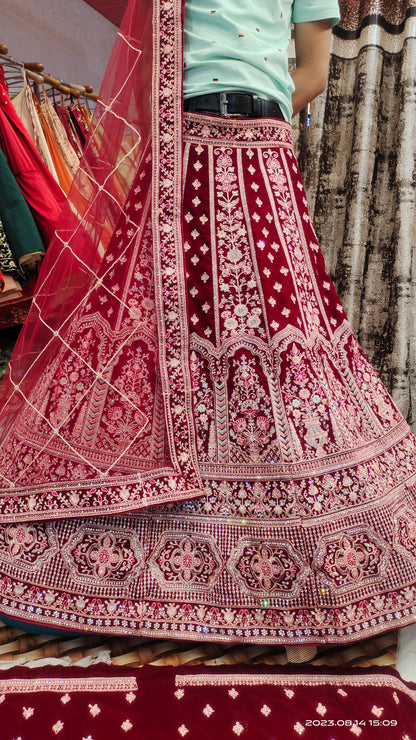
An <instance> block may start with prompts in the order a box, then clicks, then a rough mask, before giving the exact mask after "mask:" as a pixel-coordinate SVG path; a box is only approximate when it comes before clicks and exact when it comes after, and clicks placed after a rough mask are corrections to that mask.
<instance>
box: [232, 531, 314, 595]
mask: <svg viewBox="0 0 416 740" xmlns="http://www.w3.org/2000/svg"><path fill="white" fill-rule="evenodd" d="M228 569H229V571H230V573H231V574H232V575H233V576H234V578H235V579H236V580H237V581H238V582H239V583H240V585H242V586H243V588H245V589H247V590H248V591H251V592H252V593H257V594H267V595H272V594H273V595H279V596H284V597H286V598H293V597H294V596H297V595H298V593H299V591H300V589H301V587H302V585H303V583H304V581H305V579H306V577H307V575H308V572H309V568H308V566H307V565H306V564H305V563H304V562H303V561H302V559H301V558H300V556H299V555H298V553H296V552H295V550H294V549H293V548H292V547H291V545H289V544H288V543H287V542H286V543H283V542H263V541H262V540H246V539H242V540H240V541H239V543H238V546H237V547H236V549H235V550H234V551H233V552H232V553H231V555H230V560H229V563H228Z"/></svg>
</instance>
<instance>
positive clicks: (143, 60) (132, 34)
mask: <svg viewBox="0 0 416 740" xmlns="http://www.w3.org/2000/svg"><path fill="white" fill-rule="evenodd" d="M181 17H182V8H181V3H180V2H173V3H170V2H163V3H161V2H159V0H155V1H154V2H153V3H151V2H149V0H132V1H131V2H130V4H129V6H128V9H127V12H126V15H125V18H124V21H123V24H122V26H121V29H120V33H119V36H118V39H117V42H116V45H115V48H114V50H113V53H112V56H111V59H110V62H109V66H108V70H107V73H106V76H105V82H104V84H103V88H102V91H101V95H100V102H99V103H98V104H97V108H96V111H95V116H94V120H93V122H92V125H91V133H90V136H89V140H88V143H87V147H86V150H85V156H84V158H83V160H82V162H81V165H80V168H79V171H78V173H77V175H76V177H75V181H74V184H73V186H72V188H71V191H70V194H69V197H68V201H67V203H66V206H65V208H64V211H63V215H62V218H61V222H60V225H59V228H58V230H57V232H56V235H55V237H54V239H53V242H52V243H51V245H50V248H49V250H48V252H47V255H46V258H45V260H44V263H43V267H42V271H41V275H40V278H39V288H38V292H37V295H36V297H35V299H34V301H33V307H32V310H31V313H30V315H29V317H28V319H27V322H26V324H25V327H24V329H23V331H22V333H21V336H20V339H19V342H18V345H17V347H16V350H15V352H14V355H13V357H12V361H11V363H10V368H9V373H8V377H7V380H6V381H5V383H4V384H3V387H2V398H1V417H0V418H1V437H0V449H1V455H0V471H1V492H0V493H1V497H0V510H1V516H2V521H4V522H7V521H15V520H22V521H23V520H32V519H37V518H39V517H41V518H61V517H74V516H77V517H78V516H84V515H90V514H95V515H96V514H98V513H99V514H110V513H113V514H114V513H119V512H125V511H133V510H137V509H140V508H142V507H147V506H149V505H152V504H160V503H162V502H171V501H177V500H181V499H186V498H189V497H194V496H198V495H201V482H200V477H199V472H198V465H197V456H196V449H195V434H194V423H193V417H192V411H191V384H190V373H189V367H188V357H189V351H188V328H187V327H188V321H187V313H186V311H187V308H186V305H187V304H186V292H185V274H184V273H185V271H184V264H183V240H182V224H181V173H182V133H181V129H182V77H181V69H182V18H181ZM152 28H153V29H156V32H155V33H152Z"/></svg>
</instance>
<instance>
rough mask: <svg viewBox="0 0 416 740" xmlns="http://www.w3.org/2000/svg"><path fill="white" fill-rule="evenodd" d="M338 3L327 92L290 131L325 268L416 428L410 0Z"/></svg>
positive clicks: (415, 162)
mask: <svg viewBox="0 0 416 740" xmlns="http://www.w3.org/2000/svg"><path fill="white" fill-rule="evenodd" d="M340 7H341V13H342V20H341V23H340V24H339V25H338V26H337V27H336V28H335V29H334V34H333V44H332V55H331V65H330V75H329V83H328V87H327V90H326V92H325V93H324V94H323V95H321V96H320V97H319V98H318V99H317V100H316V101H314V103H313V104H312V107H311V111H310V123H309V126H308V125H307V124H308V121H307V117H306V115H305V114H302V115H301V116H300V117H299V121H298V122H296V123H295V141H296V145H297V149H298V156H299V162H300V166H301V170H302V173H303V176H304V181H305V185H306V189H307V193H308V199H309V206H310V210H311V215H312V216H313V219H314V223H315V228H316V231H317V234H318V238H319V240H320V242H321V246H322V251H323V253H324V256H325V259H326V263H327V268H328V270H329V272H330V274H331V277H332V278H333V280H334V282H335V285H336V288H337V291H338V294H339V296H340V298H341V300H342V302H343V305H344V307H345V309H346V312H347V314H348V317H349V319H350V321H351V324H352V327H353V329H354V331H355V333H356V335H357V337H358V339H359V341H360V343H361V345H362V347H363V349H364V351H365V352H366V354H367V356H368V357H369V359H370V360H371V362H372V363H373V365H374V366H375V368H376V370H377V371H378V373H379V374H380V376H381V378H382V380H383V382H384V384H385V385H386V387H387V388H388V390H389V392H390V393H391V395H392V396H393V398H394V400H395V401H396V403H397V404H398V406H399V407H400V409H401V411H402V413H403V414H404V415H405V416H406V417H407V418H408V421H409V422H410V423H413V425H414V427H416V366H415V365H416V362H415V360H416V264H415V256H416V246H415V244H416V218H415V216H416V209H415V196H416V0H405V1H403V2H400V0H395V1H394V2H391V1H388V0H361V1H360V0H342V1H341V2H340ZM412 409H413V413H412Z"/></svg>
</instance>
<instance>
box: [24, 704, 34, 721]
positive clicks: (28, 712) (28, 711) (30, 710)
mask: <svg viewBox="0 0 416 740" xmlns="http://www.w3.org/2000/svg"><path fill="white" fill-rule="evenodd" d="M34 711H35V710H34V709H33V707H23V710H22V714H23V716H24V718H25V719H29V717H32V715H33V714H34Z"/></svg>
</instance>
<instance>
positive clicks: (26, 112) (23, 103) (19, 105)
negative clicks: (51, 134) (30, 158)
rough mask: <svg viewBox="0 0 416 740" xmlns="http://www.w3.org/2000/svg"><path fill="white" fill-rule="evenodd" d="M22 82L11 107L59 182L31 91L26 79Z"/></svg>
mask: <svg viewBox="0 0 416 740" xmlns="http://www.w3.org/2000/svg"><path fill="white" fill-rule="evenodd" d="M22 81H23V88H22V90H21V91H20V92H19V93H18V94H17V95H16V96H15V97H14V98H13V100H12V103H13V106H14V108H15V110H16V113H17V115H18V116H19V118H20V120H21V121H22V123H23V125H24V127H25V129H26V131H27V132H28V134H29V135H30V137H31V139H32V141H33V142H34V144H35V146H36V149H37V150H38V152H39V154H40V156H41V157H42V159H43V161H44V163H45V164H46V166H47V168H48V170H49V172H50V173H51V174H52V175H53V177H54V178H55V180H56V181H57V182H59V179H58V175H57V172H56V169H55V165H54V162H53V159H52V157H51V153H50V148H49V144H48V142H47V141H46V137H45V132H44V130H43V128H42V125H41V121H40V120H39V116H38V113H37V111H36V108H35V104H34V100H33V96H32V91H31V89H30V86H29V84H28V82H27V80H26V77H23V80H22Z"/></svg>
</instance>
